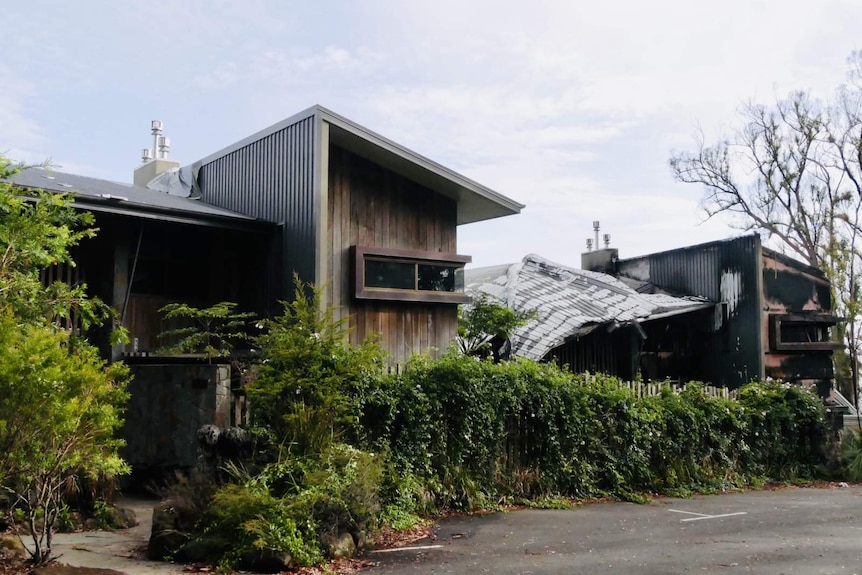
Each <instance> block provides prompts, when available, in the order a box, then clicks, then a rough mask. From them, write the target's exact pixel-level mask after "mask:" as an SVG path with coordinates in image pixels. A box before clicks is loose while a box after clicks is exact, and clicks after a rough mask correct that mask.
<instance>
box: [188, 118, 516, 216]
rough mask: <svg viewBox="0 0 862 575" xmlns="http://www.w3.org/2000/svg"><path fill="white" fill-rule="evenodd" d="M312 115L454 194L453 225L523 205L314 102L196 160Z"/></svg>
mask: <svg viewBox="0 0 862 575" xmlns="http://www.w3.org/2000/svg"><path fill="white" fill-rule="evenodd" d="M312 117H313V118H315V121H317V122H326V123H327V124H329V126H330V128H331V129H330V141H331V142H332V143H334V144H336V145H338V146H340V147H342V148H345V149H346V150H348V151H350V152H353V153H355V154H357V155H359V156H362V157H364V158H367V159H369V160H371V161H373V162H375V163H379V164H380V165H382V166H384V167H386V168H388V169H390V170H392V171H394V172H396V173H398V174H400V175H402V176H404V177H406V178H409V179H411V180H413V181H415V182H417V183H419V184H421V185H423V186H425V187H427V188H429V189H431V190H433V191H435V192H437V193H440V194H442V195H444V196H447V197H449V198H452V199H453V200H455V201H456V202H457V205H458V217H457V223H458V225H461V224H469V223H473V222H480V221H483V220H490V219H493V218H499V217H503V216H510V215H515V214H518V213H520V211H521V210H522V209H523V208H524V204H521V203H519V202H516V201H515V200H512V199H511V198H508V197H506V196H504V195H502V194H500V193H498V192H495V191H494V190H492V189H490V188H487V187H485V186H483V185H482V184H479V183H478V182H474V181H473V180H471V179H469V178H466V177H464V176H462V175H461V174H458V173H457V172H454V171H452V170H450V169H449V168H447V167H445V166H443V165H441V164H438V163H437V162H434V161H433V160H430V159H428V158H426V157H425V156H422V155H421V154H418V153H416V152H414V151H412V150H410V149H408V148H405V147H404V146H402V145H400V144H397V143H396V142H394V141H392V140H390V139H388V138H386V137H384V136H381V135H380V134H378V133H376V132H373V131H371V130H369V129H368V128H365V127H364V126H361V125H359V124H357V123H356V122H353V121H351V120H348V119H347V118H345V117H344V116H341V115H339V114H336V113H335V112H333V111H331V110H328V109H326V108H324V107H323V106H319V105H316V106H312V107H310V108H308V109H306V110H303V111H302V112H299V113H298V114H294V115H293V116H291V117H289V118H287V119H285V120H282V121H280V122H278V123H276V124H273V125H272V126H269V127H267V128H264V129H263V130H260V131H258V132H256V133H254V134H252V135H251V136H248V137H247V138H243V139H242V140H240V141H238V142H235V143H233V144H231V145H229V146H227V147H225V148H223V149H221V150H219V151H218V152H215V153H213V154H210V155H209V156H207V157H205V158H203V159H202V160H200V161H199V162H196V163H200V164H207V163H210V162H212V161H215V160H217V159H219V158H221V157H223V156H226V155H227V154H230V153H232V152H235V151H237V150H240V149H242V148H244V147H246V146H248V145H250V144H253V143H254V142H256V141H258V140H260V139H262V138H265V137H267V136H270V135H272V134H274V133H276V132H278V131H279V130H283V129H284V128H286V127H288V126H291V125H293V124H296V123H297V122H301V121H303V120H307V119H308V118H312ZM332 128H334V129H332Z"/></svg>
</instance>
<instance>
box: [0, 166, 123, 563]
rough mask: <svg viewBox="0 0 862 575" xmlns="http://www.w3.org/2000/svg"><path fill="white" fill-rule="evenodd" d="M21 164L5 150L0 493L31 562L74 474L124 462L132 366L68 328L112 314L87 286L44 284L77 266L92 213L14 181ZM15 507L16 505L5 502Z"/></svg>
mask: <svg viewBox="0 0 862 575" xmlns="http://www.w3.org/2000/svg"><path fill="white" fill-rule="evenodd" d="M19 168H20V166H16V165H13V164H12V163H11V162H10V161H9V160H7V159H6V158H3V157H0V491H3V492H5V493H6V494H8V495H9V496H10V501H11V503H12V505H13V506H14V508H15V509H17V510H20V512H22V513H23V517H24V518H25V519H26V521H27V523H28V524H29V527H30V532H31V534H32V537H33V549H31V550H30V554H31V558H32V560H33V562H34V563H37V564H39V563H43V562H45V561H47V560H48V559H49V558H50V556H51V535H52V530H53V525H54V521H55V520H56V518H57V513H58V511H59V509H60V497H61V495H62V493H63V492H64V488H65V487H67V486H70V484H74V482H75V480H76V477H77V476H78V475H84V476H90V477H99V476H112V475H115V474H117V473H121V472H123V471H125V470H126V469H127V468H126V466H125V464H124V463H123V462H122V460H121V459H120V458H119V456H118V454H117V449H118V447H119V445H120V441H119V440H117V439H115V438H114V436H113V434H114V431H115V430H116V429H117V428H118V427H119V426H120V424H121V419H120V416H121V413H122V407H121V406H122V404H123V402H124V401H125V400H126V393H125V391H124V384H125V381H126V379H127V375H128V373H127V370H126V368H125V367H124V366H122V364H114V365H112V366H106V365H105V363H104V362H103V361H102V360H101V359H99V356H98V353H97V351H96V349H95V348H93V347H92V346H90V345H89V344H87V343H86V342H84V341H82V340H81V339H79V338H78V337H77V336H76V335H74V333H73V332H72V331H65V330H63V329H62V328H61V327H60V325H59V324H60V323H63V324H64V325H66V326H70V325H72V322H70V321H68V320H71V319H73V318H75V319H76V320H77V322H76V323H75V325H74V327H82V328H87V327H88V326H90V325H94V324H98V323H101V322H102V321H103V320H105V319H107V318H108V317H110V309H109V308H108V307H107V306H106V305H104V304H103V303H102V302H100V301H98V300H96V299H91V298H88V297H87V294H86V286H85V285H76V286H70V285H67V284H64V283H62V282H55V283H53V284H50V285H47V286H46V285H44V284H43V282H42V278H41V272H42V271H43V270H44V269H46V268H48V267H50V266H53V265H58V264H64V265H69V266H74V265H75V262H74V260H73V259H72V256H71V253H70V250H71V248H73V247H74V246H76V245H77V244H78V243H79V242H80V241H82V240H84V239H86V238H89V237H92V236H93V235H94V234H95V233H96V230H95V229H94V228H93V227H92V225H93V216H92V214H90V213H88V212H84V211H79V210H77V209H75V208H74V207H73V201H74V197H73V196H71V195H68V194H53V193H47V192H44V191H39V190H23V189H20V188H16V187H14V186H13V185H12V184H10V183H9V178H11V177H12V176H13V175H14V174H15V173H16V171H17V170H18V169H19ZM9 512H10V513H12V510H11V509H10V510H9Z"/></svg>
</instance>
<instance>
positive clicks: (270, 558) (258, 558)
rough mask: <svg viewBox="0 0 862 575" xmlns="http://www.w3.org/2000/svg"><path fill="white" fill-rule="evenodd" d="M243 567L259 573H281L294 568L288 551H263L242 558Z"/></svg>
mask: <svg viewBox="0 0 862 575" xmlns="http://www.w3.org/2000/svg"><path fill="white" fill-rule="evenodd" d="M241 561H242V563H243V565H245V566H247V567H248V568H249V569H251V570H253V571H257V572H258V573H280V572H281V571H287V570H288V569H290V568H291V567H292V566H293V558H292V557H291V556H290V553H287V552H286V551H273V550H271V549H263V550H261V551H258V552H255V553H246V554H245V555H243V556H242V558H241Z"/></svg>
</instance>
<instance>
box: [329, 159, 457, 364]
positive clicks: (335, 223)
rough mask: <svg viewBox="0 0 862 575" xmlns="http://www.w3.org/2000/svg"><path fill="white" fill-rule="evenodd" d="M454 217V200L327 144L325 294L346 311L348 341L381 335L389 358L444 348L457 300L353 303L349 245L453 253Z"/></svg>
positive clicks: (452, 328)
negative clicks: (436, 302) (422, 302)
mask: <svg viewBox="0 0 862 575" xmlns="http://www.w3.org/2000/svg"><path fill="white" fill-rule="evenodd" d="M456 217H457V206H456V204H455V201H454V200H451V199H449V198H446V197H444V196H442V195H439V194H436V193H434V192H432V191H431V190H429V189H427V188H425V187H423V186H421V185H419V184H417V183H415V182H413V181H411V180H408V179H406V178H404V177H402V176H400V175H398V174H395V173H393V172H391V171H389V170H386V169H385V168H383V167H381V166H378V165H376V164H374V163H372V162H369V161H368V160H366V159H364V158H361V157H359V156H357V155H355V154H352V153H350V152H348V151H346V150H344V149H342V148H339V147H337V146H332V147H331V148H330V150H329V198H328V218H327V220H328V230H327V240H326V241H327V242H328V243H329V245H328V246H327V248H328V249H327V252H328V260H327V263H326V265H327V267H328V270H327V274H326V275H327V276H328V277H329V278H330V280H329V284H328V285H327V288H326V297H327V301H328V304H329V305H332V306H335V307H336V308H337V310H338V311H337V314H339V315H340V316H342V317H343V316H348V315H349V316H350V328H351V334H350V339H351V342H352V343H359V342H361V341H362V340H363V339H364V338H366V337H368V336H373V335H375V334H380V340H381V343H382V345H383V347H384V349H386V350H387V351H388V352H389V354H390V358H391V360H392V361H395V362H401V361H404V360H406V359H408V358H409V357H410V356H411V355H413V354H415V353H423V352H426V351H429V350H431V349H434V348H436V349H439V350H441V351H442V350H445V349H446V348H447V347H448V346H449V343H450V342H451V341H452V339H453V338H454V337H455V333H456V330H457V307H456V306H455V305H452V304H420V303H415V302H383V301H357V300H355V299H354V298H353V292H354V286H353V284H352V281H351V278H352V274H351V270H352V262H351V259H350V247H351V246H356V245H361V246H368V247H384V248H400V249H411V250H424V251H433V252H441V253H455V252H456V233H457V232H456Z"/></svg>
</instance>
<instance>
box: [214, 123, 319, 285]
mask: <svg viewBox="0 0 862 575" xmlns="http://www.w3.org/2000/svg"><path fill="white" fill-rule="evenodd" d="M314 146H315V143H314V117H313V116H312V117H308V118H305V119H302V120H300V121H298V122H296V123H295V124H291V125H289V126H286V127H285V128H283V129H281V130H279V131H277V132H274V133H272V134H269V135H267V136H264V137H262V138H261V139H259V140H256V141H254V142H251V143H250V144H248V145H247V146H244V147H242V148H240V149H238V150H235V151H233V152H230V153H228V154H226V155H224V156H221V157H219V158H216V159H214V160H212V161H209V162H207V163H205V164H203V165H202V166H201V169H200V172H199V176H198V182H199V185H200V189H201V196H202V197H201V199H202V200H203V201H205V202H207V203H210V204H213V205H216V206H221V207H223V208H227V209H230V210H234V211H237V212H240V213H243V214H248V215H250V216H254V217H256V218H260V219H263V220H267V221H270V222H276V223H279V224H282V230H281V234H280V235H279V237H277V239H276V240H274V245H273V246H272V251H273V257H272V258H271V261H272V262H273V263H272V265H271V266H270V270H268V272H266V275H267V277H266V280H265V281H266V282H267V286H268V289H267V292H268V293H269V294H270V295H272V297H271V298H270V301H274V300H275V299H290V296H291V294H292V291H293V288H292V285H293V284H292V279H291V276H292V274H293V272H294V271H296V272H297V273H299V275H300V277H302V279H303V280H304V281H306V282H313V281H315V254H316V249H315V246H316V241H315V222H314V201H315V197H314ZM262 272H263V270H262ZM262 279H263V278H262Z"/></svg>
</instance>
